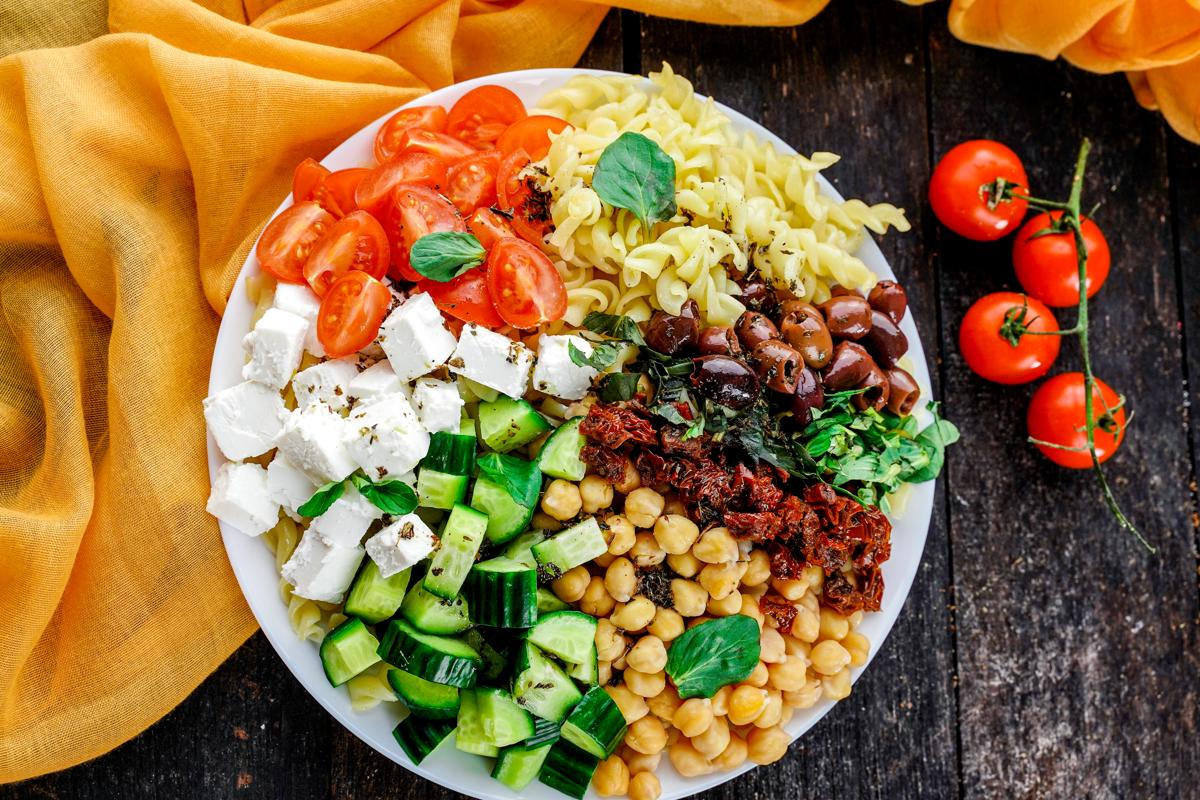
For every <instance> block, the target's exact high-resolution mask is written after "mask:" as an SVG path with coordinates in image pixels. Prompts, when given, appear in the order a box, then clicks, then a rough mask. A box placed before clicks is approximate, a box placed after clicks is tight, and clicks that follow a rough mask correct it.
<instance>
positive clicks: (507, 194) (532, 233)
mask: <svg viewBox="0 0 1200 800" xmlns="http://www.w3.org/2000/svg"><path fill="white" fill-rule="evenodd" d="M528 163H529V154H528V153H526V152H525V151H524V150H515V151H513V152H512V153H511V154H509V155H507V156H505V157H504V160H503V161H501V162H500V171H499V172H498V173H497V174H496V196H497V199H498V201H499V204H500V208H501V209H503V210H504V211H511V212H512V226H513V229H514V230H516V232H517V234H518V235H519V236H520V237H521V238H522V239H524V240H525V241H527V242H533V243H534V244H536V245H540V244H541V243H542V240H543V239H544V238H545V237H546V235H547V234H548V233H550V212H549V209H548V208H547V207H546V200H545V197H544V196H543V195H542V194H541V193H540V192H536V191H535V190H534V188H533V187H532V186H531V185H530V181H531V180H532V179H531V178H528V177H521V170H523V169H525V166H526V165H527V164H528Z"/></svg>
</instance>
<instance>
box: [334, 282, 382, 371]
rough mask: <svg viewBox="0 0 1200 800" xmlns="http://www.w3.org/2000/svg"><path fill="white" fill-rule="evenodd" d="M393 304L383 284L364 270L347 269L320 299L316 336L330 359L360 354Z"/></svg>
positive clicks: (373, 337)
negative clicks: (348, 270) (349, 270)
mask: <svg viewBox="0 0 1200 800" xmlns="http://www.w3.org/2000/svg"><path fill="white" fill-rule="evenodd" d="M391 303H392V293H391V292H390V291H388V288H387V287H386V286H384V285H383V283H381V282H380V281H378V280H376V279H375V278H372V277H371V276H370V275H368V274H367V273H365V272H362V271H361V270H354V271H352V272H347V273H346V274H345V275H343V276H342V277H340V278H338V279H337V281H336V282H335V283H334V284H333V286H331V287H329V291H328V292H326V293H325V297H324V298H323V299H322V300H321V310H320V311H319V312H317V339H318V340H320V342H321V345H322V346H323V347H324V348H325V352H326V353H328V355H329V357H330V358H341V357H342V356H348V355H350V354H351V353H357V352H358V351H359V350H361V349H363V348H364V347H366V346H367V345H369V344H370V343H371V342H373V341H374V340H375V335H376V334H377V333H379V326H380V325H381V324H382V323H383V318H384V317H385V316H387V312H388V307H389V306H390V305H391Z"/></svg>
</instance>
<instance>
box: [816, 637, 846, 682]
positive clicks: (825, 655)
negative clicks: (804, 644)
mask: <svg viewBox="0 0 1200 800" xmlns="http://www.w3.org/2000/svg"><path fill="white" fill-rule="evenodd" d="M809 658H811V659H812V668H813V669H814V670H815V671H817V672H819V673H821V674H822V675H836V674H837V673H839V672H841V671H842V670H843V669H845V668H846V667H848V666H849V665H850V652H849V651H848V650H847V649H846V648H844V647H842V646H841V644H839V643H838V642H835V641H833V640H832V639H826V640H824V641H820V642H817V643H816V645H815V646H814V647H813V649H812V652H811V653H810V654H809Z"/></svg>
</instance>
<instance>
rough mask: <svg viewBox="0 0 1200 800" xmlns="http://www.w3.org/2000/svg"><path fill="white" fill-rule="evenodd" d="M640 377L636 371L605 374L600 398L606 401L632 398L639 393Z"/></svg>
mask: <svg viewBox="0 0 1200 800" xmlns="http://www.w3.org/2000/svg"><path fill="white" fill-rule="evenodd" d="M640 377H641V375H639V374H638V373H636V372H614V373H613V374H612V375H605V376H604V380H602V381H601V382H600V399H601V400H603V401H604V402H605V403H615V402H618V401H620V400H629V399H631V398H632V397H633V396H634V395H635V394H637V385H638V378H640Z"/></svg>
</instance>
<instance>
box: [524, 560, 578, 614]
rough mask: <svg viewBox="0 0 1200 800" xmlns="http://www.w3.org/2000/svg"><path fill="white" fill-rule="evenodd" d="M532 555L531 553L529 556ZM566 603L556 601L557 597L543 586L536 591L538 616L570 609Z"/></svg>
mask: <svg viewBox="0 0 1200 800" xmlns="http://www.w3.org/2000/svg"><path fill="white" fill-rule="evenodd" d="M532 555H533V554H532V553H531V554H530V556H532ZM570 607H571V606H570V605H569V604H568V603H565V602H563V601H562V600H559V599H558V595H556V594H554V592H552V591H550V590H549V589H547V588H546V587H545V586H539V587H538V590H537V610H538V616H539V617H540V616H541V615H542V614H549V613H551V612H553V611H563V610H565V609H568V608H570Z"/></svg>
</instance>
